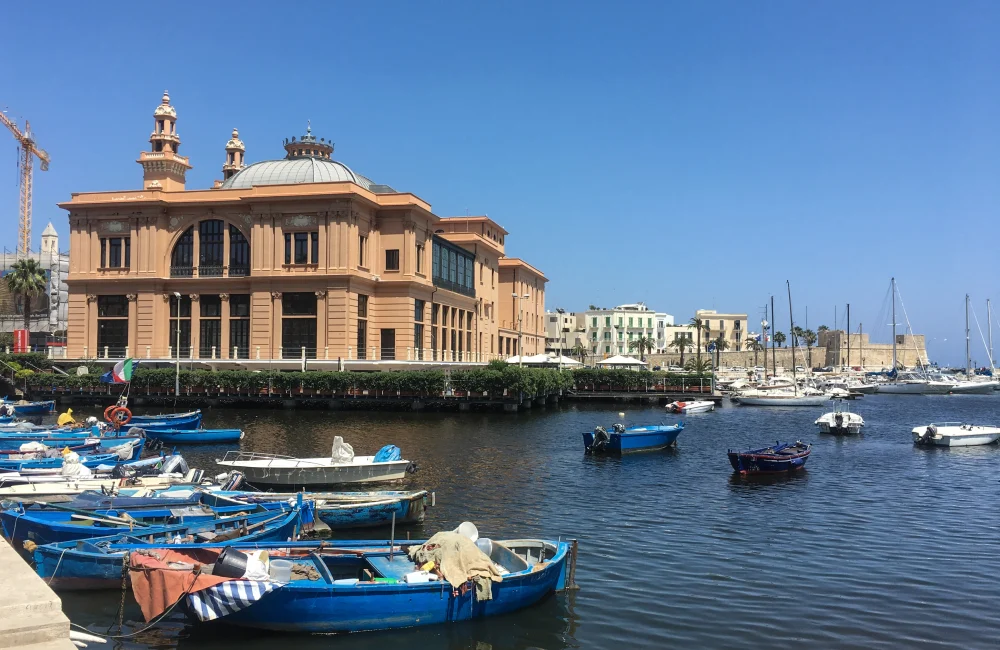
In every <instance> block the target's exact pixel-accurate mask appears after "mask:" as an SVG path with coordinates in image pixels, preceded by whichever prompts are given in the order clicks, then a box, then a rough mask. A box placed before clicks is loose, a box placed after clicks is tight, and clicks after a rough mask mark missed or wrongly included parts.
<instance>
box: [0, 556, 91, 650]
mask: <svg viewBox="0 0 1000 650" xmlns="http://www.w3.org/2000/svg"><path fill="white" fill-rule="evenodd" d="M14 648H21V649H23V650H71V649H75V648H76V646H75V645H74V644H73V642H72V641H70V640H69V619H68V618H66V615H65V614H63V611H62V601H60V600H59V596H57V595H56V594H55V592H53V591H52V590H51V589H49V587H48V585H46V584H45V582H44V581H43V580H42V579H41V578H39V577H38V576H37V575H35V572H34V571H32V570H31V567H29V566H28V565H27V564H26V563H25V562H24V560H22V559H21V557H20V556H19V555H18V554H17V551H15V550H14V549H13V548H11V546H10V544H8V543H7V540H5V539H3V538H0V650H8V649H10V650H13V649H14Z"/></svg>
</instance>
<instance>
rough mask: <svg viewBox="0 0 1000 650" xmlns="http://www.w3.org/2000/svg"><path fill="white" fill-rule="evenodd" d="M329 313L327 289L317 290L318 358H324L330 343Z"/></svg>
mask: <svg viewBox="0 0 1000 650" xmlns="http://www.w3.org/2000/svg"><path fill="white" fill-rule="evenodd" d="M328 318H329V315H328V313H327V306H326V291H325V290H323V289H320V290H319V291H317V292H316V358H317V359H322V358H323V352H324V348H326V347H327V346H329V345H330V343H329V325H328V324H327V320H328Z"/></svg>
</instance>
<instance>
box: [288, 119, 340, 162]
mask: <svg viewBox="0 0 1000 650" xmlns="http://www.w3.org/2000/svg"><path fill="white" fill-rule="evenodd" d="M332 155H333V142H328V141H327V140H326V139H325V138H319V139H318V140H317V139H316V136H314V135H313V134H312V124H311V123H310V122H308V121H307V122H306V134H305V135H303V136H302V137H300V138H299V139H298V141H296V139H295V136H292V139H291V140H285V159H286V160H296V159H299V158H319V159H321V160H330V159H331V156H332Z"/></svg>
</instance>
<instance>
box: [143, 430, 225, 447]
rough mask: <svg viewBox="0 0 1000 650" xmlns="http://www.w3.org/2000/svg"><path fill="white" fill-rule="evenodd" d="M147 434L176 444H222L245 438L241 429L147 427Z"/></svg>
mask: <svg viewBox="0 0 1000 650" xmlns="http://www.w3.org/2000/svg"><path fill="white" fill-rule="evenodd" d="M146 435H147V437H149V438H153V439H155V440H160V441H162V442H165V443H169V444H176V445H185V444H220V443H224V442H239V441H240V440H242V439H243V432H242V431H240V430H239V429H146Z"/></svg>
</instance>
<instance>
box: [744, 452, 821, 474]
mask: <svg viewBox="0 0 1000 650" xmlns="http://www.w3.org/2000/svg"><path fill="white" fill-rule="evenodd" d="M785 446H786V445H779V446H777V447H776V449H782V448H784V447H785ZM810 451H811V448H810V447H809V446H808V445H807V446H805V447H804V450H803V451H801V452H799V453H795V454H787V455H782V454H776V453H771V452H772V450H765V449H757V450H750V451H745V452H738V451H732V450H730V451H729V453H728V456H729V464H730V465H732V467H733V469H734V470H735V471H737V472H739V473H740V474H742V475H748V474H787V473H789V472H795V471H798V470H800V469H804V468H805V466H806V461H807V460H809V453H810Z"/></svg>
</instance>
